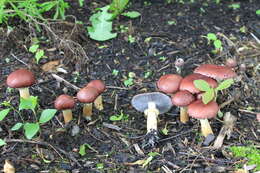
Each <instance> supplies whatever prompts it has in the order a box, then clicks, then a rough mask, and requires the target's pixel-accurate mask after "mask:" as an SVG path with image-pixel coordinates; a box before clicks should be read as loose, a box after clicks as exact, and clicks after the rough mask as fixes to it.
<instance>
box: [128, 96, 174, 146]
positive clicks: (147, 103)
mask: <svg viewBox="0 0 260 173" xmlns="http://www.w3.org/2000/svg"><path fill="white" fill-rule="evenodd" d="M131 104H132V106H133V107H134V108H135V109H136V110H138V111H140V112H143V113H144V114H145V115H146V116H147V134H152V136H153V137H154V138H155V139H158V134H157V117H158V115H159V114H163V113H166V112H168V111H169V110H170V109H171V107H172V102H171V99H170V97H168V96H167V95H165V94H163V93H160V92H152V93H144V94H138V95H136V96H134V97H133V99H132V101H131ZM154 142H155V141H154V139H152V140H150V143H152V145H153V144H154Z"/></svg>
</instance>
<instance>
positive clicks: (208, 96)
mask: <svg viewBox="0 0 260 173" xmlns="http://www.w3.org/2000/svg"><path fill="white" fill-rule="evenodd" d="M193 83H194V86H195V87H196V88H197V89H199V90H200V91H203V92H204V93H203V95H202V102H203V103H204V104H208V103H209V102H210V101H211V100H214V99H215V100H216V97H217V94H218V91H221V90H224V89H227V88H229V87H230V86H231V85H232V84H233V83H234V80H233V79H226V80H224V81H222V82H221V83H219V84H218V86H217V87H216V88H212V87H211V86H210V85H209V84H208V83H207V82H206V81H204V80H194V82H193Z"/></svg>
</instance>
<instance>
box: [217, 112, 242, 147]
mask: <svg viewBox="0 0 260 173" xmlns="http://www.w3.org/2000/svg"><path fill="white" fill-rule="evenodd" d="M236 120H237V118H236V117H235V116H234V115H232V114H231V113H230V112H227V113H225V116H224V124H223V126H222V128H221V130H220V132H219V134H218V137H217V139H216V140H215V142H214V146H213V147H214V148H216V149H218V148H220V147H221V146H222V145H223V142H224V138H225V136H226V135H227V136H228V139H229V138H230V135H231V133H232V131H233V127H234V125H235V122H236Z"/></svg>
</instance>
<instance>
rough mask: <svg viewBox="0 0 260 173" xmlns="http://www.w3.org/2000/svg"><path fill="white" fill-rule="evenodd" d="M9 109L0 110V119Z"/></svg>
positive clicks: (0, 119)
mask: <svg viewBox="0 0 260 173" xmlns="http://www.w3.org/2000/svg"><path fill="white" fill-rule="evenodd" d="M9 111H10V109H4V110H1V111H0V121H2V120H3V119H4V118H5V117H6V115H7V114H8V113H9Z"/></svg>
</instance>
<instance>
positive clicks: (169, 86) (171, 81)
mask: <svg viewBox="0 0 260 173" xmlns="http://www.w3.org/2000/svg"><path fill="white" fill-rule="evenodd" d="M181 80H182V77H181V76H180V75H177V74H166V75H163V76H161V77H160V79H159V80H158V81H157V87H158V89H159V90H160V91H161V92H164V93H166V94H173V93H175V92H176V91H178V90H179V86H180V83H181Z"/></svg>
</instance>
